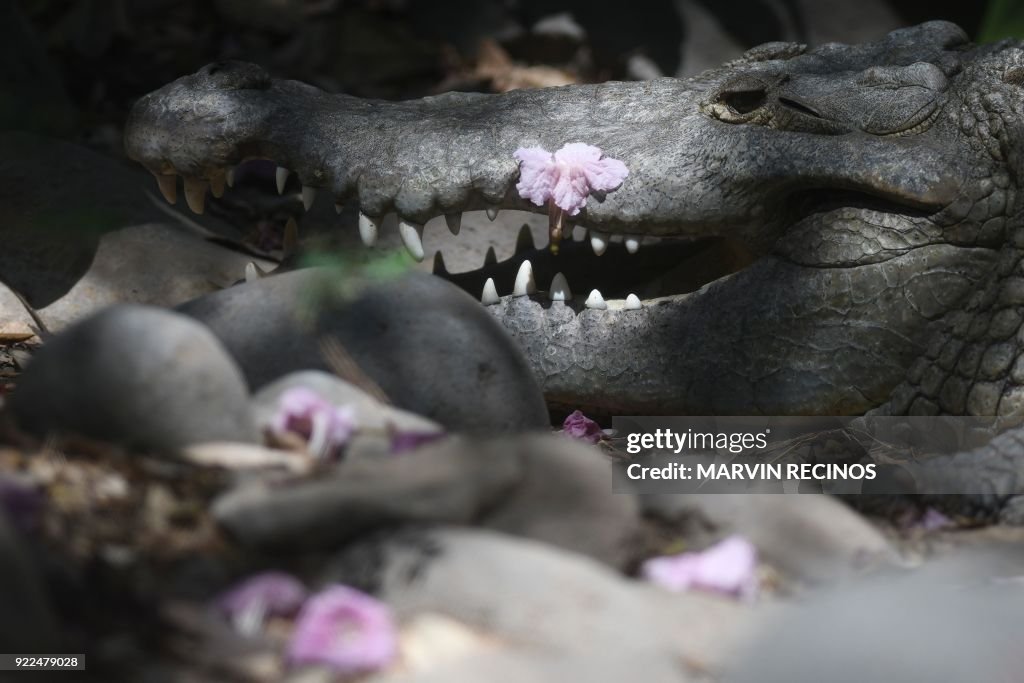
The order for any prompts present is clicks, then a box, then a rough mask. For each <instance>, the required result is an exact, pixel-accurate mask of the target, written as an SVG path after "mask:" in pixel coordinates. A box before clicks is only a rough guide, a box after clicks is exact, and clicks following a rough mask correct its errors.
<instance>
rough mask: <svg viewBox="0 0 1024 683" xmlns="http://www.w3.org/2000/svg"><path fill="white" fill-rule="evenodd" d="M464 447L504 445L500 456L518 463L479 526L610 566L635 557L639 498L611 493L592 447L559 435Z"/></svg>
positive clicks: (604, 466) (603, 461)
mask: <svg viewBox="0 0 1024 683" xmlns="http://www.w3.org/2000/svg"><path fill="white" fill-rule="evenodd" d="M453 445H454V444H453ZM464 447H466V448H470V449H475V450H477V451H478V452H483V451H484V450H485V449H487V450H491V449H493V450H495V451H496V452H499V453H500V452H501V451H506V452H507V453H508V455H507V456H505V457H509V456H513V457H514V456H517V457H518V458H519V459H520V461H521V462H522V463H523V465H522V468H523V477H522V480H521V482H520V483H519V485H518V486H517V487H516V488H515V490H514V491H512V492H511V493H510V494H509V495H508V496H507V497H506V498H505V499H504V500H502V501H501V503H500V504H498V505H496V506H494V508H493V509H492V511H491V512H490V513H489V514H487V515H486V516H484V517H483V518H482V519H481V520H480V524H481V525H482V526H485V527H487V528H489V529H494V530H496V531H504V532H507V533H510V534H515V535H516V536H524V537H526V538H532V539H535V540H538V541H544V542H546V543H551V544H552V545H556V546H558V547H560V548H565V549H568V550H574V551H576V552H578V553H582V554H584V555H588V556H590V557H593V558H595V559H598V560H601V561H602V562H606V563H608V564H610V565H612V566H615V567H623V566H625V565H626V564H627V563H629V562H630V561H631V560H633V559H635V557H636V551H637V545H638V539H639V536H640V511H639V504H638V503H637V500H636V498H635V497H633V496H631V495H628V494H623V493H612V490H611V464H610V463H609V462H608V460H607V458H606V457H605V456H604V454H603V453H601V451H599V450H598V449H596V448H593V447H590V446H587V445H585V444H583V443H581V442H579V441H574V440H572V439H570V438H568V437H564V436H560V435H558V436H555V435H551V436H548V435H544V436H540V435H537V436H523V437H521V438H519V439H516V440H514V441H512V440H502V441H500V442H499V441H491V442H489V443H487V444H476V445H474V444H472V443H466V444H465V445H464Z"/></svg>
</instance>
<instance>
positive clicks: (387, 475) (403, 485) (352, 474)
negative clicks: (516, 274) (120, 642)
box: [213, 436, 640, 566]
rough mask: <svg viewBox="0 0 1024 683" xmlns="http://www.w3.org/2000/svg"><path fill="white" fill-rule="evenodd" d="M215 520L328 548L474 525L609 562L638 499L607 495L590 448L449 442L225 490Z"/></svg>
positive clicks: (239, 535)
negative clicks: (373, 534)
mask: <svg viewBox="0 0 1024 683" xmlns="http://www.w3.org/2000/svg"><path fill="white" fill-rule="evenodd" d="M213 510H214V515H215V517H216V519H217V521H218V522H220V523H221V524H222V525H223V526H224V527H225V529H227V530H228V532H229V533H230V534H231V535H232V536H233V537H234V538H235V539H236V540H238V541H239V542H240V543H243V544H245V545H253V546H257V547H264V548H277V547H301V548H304V549H311V550H312V549H317V550H323V549H332V548H334V547H336V546H337V545H339V544H340V543H342V542H344V541H345V540H347V539H350V538H352V537H354V536H357V535H359V534H361V533H365V532H367V531H369V530H372V529H375V528H379V527H383V526H388V525H396V524H403V523H417V522H430V523H446V524H476V525H480V526H484V527H487V528H490V529H494V530H498V531H504V532H507V533H510V534H515V535H517V536H525V537H528V538H533V539H536V540H539V541H544V542H546V543H551V544H553V545H557V546H559V547H562V548H565V549H568V550H573V551H576V552H579V553H583V554H585V555H588V556H590V557H593V558H595V559H598V560H600V561H602V562H606V563H608V564H611V565H613V566H623V565H625V564H626V563H628V562H629V561H630V560H632V559H634V557H635V550H636V548H635V546H636V545H637V543H636V542H637V539H638V536H639V532H640V520H639V514H638V510H637V503H636V500H635V499H634V498H633V497H632V496H629V495H625V494H613V493H612V492H611V483H610V473H609V465H608V464H607V462H605V460H604V456H602V455H601V453H600V452H599V451H598V450H596V449H591V448H588V447H586V446H584V445H582V444H577V443H575V442H572V441H569V440H568V439H565V438H562V437H557V436H521V437H516V438H513V437H503V438H500V439H491V440H479V439H472V438H467V437H449V438H447V439H444V440H442V441H438V442H434V443H431V444H428V445H426V446H422V447H420V448H419V449H417V450H415V451H413V452H411V453H405V454H403V455H401V456H396V457H389V458H378V459H364V460H359V461H354V462H344V463H342V464H341V465H340V466H339V467H338V468H337V469H336V470H335V471H334V473H333V474H332V475H331V476H329V477H321V478H318V479H316V480H311V481H302V482H295V483H292V484H290V485H277V486H274V487H267V486H263V485H258V484H251V485H249V486H243V487H240V488H238V489H236V490H234V491H231V492H228V493H227V494H225V495H224V496H222V497H221V498H220V499H219V500H217V501H216V503H215V504H214V508H213Z"/></svg>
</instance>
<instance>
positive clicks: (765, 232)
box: [125, 22, 1024, 488]
mask: <svg viewBox="0 0 1024 683" xmlns="http://www.w3.org/2000/svg"><path fill="white" fill-rule="evenodd" d="M1022 84H1024V49H1022V48H1021V46H1020V45H1019V44H1017V43H1013V42H1008V41H1007V42H1002V43H998V44H994V45H983V46H976V45H972V44H971V43H969V42H968V40H967V38H966V36H965V34H964V33H963V31H962V30H960V29H959V28H958V27H956V26H955V25H952V24H949V23H946V22H930V23H927V24H922V25H920V26H916V27H913V28H908V29H903V30H900V31H895V32H893V33H891V34H889V35H888V36H886V37H885V38H883V39H881V40H879V41H877V42H874V43H866V44H863V45H855V46H848V45H840V44H828V45H823V46H819V47H817V48H813V49H807V48H806V47H805V46H802V45H797V44H791V43H770V44H767V45H763V46H760V47H757V48H754V49H752V50H750V51H748V52H747V53H746V54H744V55H743V57H742V58H740V59H738V60H736V61H734V62H730V63H728V64H726V65H724V66H722V67H721V68H719V69H715V70H711V71H708V72H705V73H703V74H701V75H700V76H698V77H695V78H692V79H687V80H677V79H660V80H656V81H649V82H634V83H605V84H599V85H577V86H567V87H561V88H551V89H543V90H533V91H513V92H510V93H506V94H502V95H480V94H466V93H449V94H445V95H441V96H436V97H430V98H425V99H422V100H416V101H408V102H380V101H365V100H359V99H357V98H353V97H348V96H345V95H330V94H326V93H324V92H322V91H320V90H317V89H316V88H313V87H311V86H308V85H304V84H301V83H297V82H293V81H280V80H273V79H271V78H270V77H269V76H268V75H267V74H266V72H264V71H263V70H262V69H261V68H260V67H257V66H254V65H250V64H239V63H223V64H214V65H210V66H208V67H205V68H204V69H203V70H201V71H200V72H198V73H196V74H194V75H191V76H186V77H183V78H181V79H179V80H177V81H175V82H173V83H171V84H169V85H167V86H165V87H164V88H162V89H160V90H158V91H156V92H154V93H152V94H150V95H148V96H146V97H145V98H143V99H142V100H140V101H139V102H138V103H137V104H136V106H135V108H134V109H133V111H132V114H131V116H130V119H129V123H128V126H127V128H126V132H125V139H126V147H127V150H128V153H129V156H131V157H132V158H133V159H135V160H137V161H139V162H141V163H142V164H144V165H145V166H146V167H148V168H149V169H150V170H151V171H153V172H154V173H155V174H157V175H158V177H162V179H163V181H164V183H165V184H166V183H167V182H168V180H167V178H168V177H172V178H173V177H174V176H175V175H183V176H185V178H186V186H185V187H186V191H187V192H189V194H190V197H189V198H190V204H201V201H198V202H197V201H196V200H197V197H201V196H202V194H203V193H204V192H205V189H206V183H212V185H213V187H214V189H217V190H219V189H220V187H219V186H221V185H222V184H223V179H224V177H225V174H226V172H227V170H228V169H230V168H232V167H234V166H235V165H237V164H239V163H241V162H243V161H244V160H246V159H249V158H268V159H272V160H274V161H276V162H277V163H278V164H279V165H280V166H282V167H284V168H287V169H290V170H291V171H292V172H294V173H296V174H297V175H298V177H299V179H300V180H301V182H302V183H303V185H304V186H308V187H310V188H317V189H318V190H319V192H323V193H329V194H330V195H331V196H332V197H333V198H334V200H335V201H336V202H338V203H341V204H350V203H357V204H358V206H359V209H360V211H361V215H362V218H363V220H364V223H365V224H372V225H374V226H375V225H376V224H377V222H378V221H379V219H380V218H381V217H382V216H383V215H385V214H386V213H389V212H395V213H397V214H398V217H399V219H400V225H401V226H402V229H403V230H404V231H406V232H407V233H408V234H410V235H411V234H412V233H417V234H418V231H419V230H420V229H421V226H422V224H423V223H424V222H425V221H426V220H428V219H430V218H433V217H435V216H437V215H440V214H445V215H448V216H454V215H457V214H458V212H461V211H465V210H471V209H485V208H489V209H495V208H501V209H519V210H527V211H535V212H540V211H546V210H547V209H546V208H545V207H536V206H534V205H532V204H531V203H529V202H527V201H525V200H524V199H522V198H521V197H520V196H519V195H518V193H517V191H516V187H515V185H516V181H517V179H518V177H519V171H520V169H519V166H518V164H517V162H516V160H515V159H514V158H513V152H514V151H515V150H516V149H517V148H520V147H530V146H541V147H544V148H546V149H549V150H554V149H557V148H559V147H561V146H562V145H564V144H566V143H570V142H585V143H588V144H592V145H596V146H598V147H600V148H601V149H602V150H603V151H604V153H605V154H606V155H608V156H609V157H613V158H615V159H620V160H622V161H623V162H625V163H626V165H627V166H628V168H629V176H628V178H627V180H626V181H625V182H624V183H623V184H622V186H621V187H620V188H619V189H618V190H616V191H614V192H610V193H608V194H607V195H604V196H597V197H593V198H591V201H589V203H588V204H587V206H586V208H585V209H584V210H583V212H582V213H581V214H580V216H578V217H577V220H578V224H579V225H583V226H586V227H587V228H589V229H590V230H591V235H596V236H598V238H599V239H600V238H602V235H606V234H611V235H619V234H621V235H623V236H625V237H627V238H628V239H629V240H633V246H635V244H636V243H637V242H638V241H640V240H641V238H648V239H649V238H651V237H657V238H660V240H661V242H660V244H659V245H658V246H656V247H651V246H643V247H641V249H640V251H641V254H639V255H637V260H636V266H635V268H636V269H638V270H642V269H643V264H644V263H646V262H645V261H643V260H641V259H642V258H643V252H644V251H645V250H651V249H653V250H655V251H656V252H658V253H665V254H668V253H673V252H670V251H669V250H671V249H679V252H678V253H679V254H680V255H681V258H683V259H685V260H686V263H687V268H688V269H691V270H692V269H697V268H699V267H701V264H702V263H703V264H704V265H706V262H708V261H728V260H729V258H731V257H729V258H726V257H723V256H722V254H727V255H728V254H731V255H733V256H735V255H736V254H742V256H736V257H735V258H734V259H733V261H734V263H733V265H732V266H729V267H726V266H722V267H720V268H710V269H709V272H711V273H712V275H711V276H709V277H707V278H705V279H704V280H698V281H696V282H689V283H687V284H686V285H685V286H683V285H680V284H679V280H680V278H679V277H678V273H676V274H674V275H673V274H672V273H668V274H667V276H666V277H668V278H669V279H672V278H673V277H674V278H675V280H674V284H672V285H671V286H668V288H667V289H665V288H662V289H661V290H660V296H655V297H651V298H646V299H645V300H644V301H643V304H642V307H641V308H640V309H639V310H628V309H626V307H624V306H623V305H622V302H618V301H610V302H608V304H609V305H608V306H607V308H591V307H588V306H587V305H586V304H585V303H584V298H585V297H584V296H579V295H580V294H584V295H585V294H586V292H587V291H589V289H590V288H591V287H594V288H600V282H594V283H593V284H592V283H589V282H586V281H584V282H578V283H572V284H573V289H574V290H576V293H577V297H576V298H574V299H573V300H571V301H568V302H565V303H560V302H553V301H550V300H549V299H548V297H547V296H546V295H544V294H543V293H540V294H535V295H528V296H503V297H501V298H500V301H498V303H497V304H496V305H494V306H493V307H492V310H493V311H494V314H495V315H496V316H497V317H498V318H499V319H500V320H501V322H502V323H503V324H504V325H505V327H506V328H507V329H508V330H509V331H510V332H511V334H512V335H513V336H514V337H515V338H516V339H518V340H519V342H520V343H521V345H522V346H523V348H524V349H526V352H527V356H528V357H529V359H530V362H531V364H532V366H533V368H534V370H535V372H536V373H537V375H538V377H539V378H540V380H541V382H542V384H543V386H544V390H545V394H546V396H547V397H548V399H549V401H550V402H551V403H552V404H557V405H564V406H578V407H585V408H587V409H590V410H594V411H600V412H604V413H638V414H654V413H660V414H686V413H691V414H730V413H731V414H748V415H749V414H861V413H865V412H868V411H876V412H882V413H893V414H952V415H968V414H969V415H1018V414H1021V413H1022V412H1024V355H1022V353H1021V352H1022V339H1024V337H1022V335H1024V329H1022V327H1021V323H1022V320H1024V268H1022V265H1021V260H1022V256H1024V251H1022V249H1024V220H1022V217H1021V216H1020V200H1019V193H1018V189H1019V187H1020V179H1021V177H1022V175H1021V171H1022V170H1024V169H1022V168H1021V164H1022V157H1021V151H1022V149H1024V146H1022V144H1021V143H1020V140H1021V139H1024V138H1022V136H1021V130H1020V128H1021V120H1022V119H1021V113H1022V110H1024V89H1022ZM455 223H457V221H456V222H455ZM411 241H412V242H413V243H414V244H415V243H416V240H415V238H414V237H413V238H411ZM407 244H408V242H407ZM680 245H683V246H680ZM566 251H567V252H573V251H574V250H573V249H567V250H566ZM577 251H578V249H577ZM588 257H589V258H590V259H595V258H597V259H599V260H600V259H607V263H609V264H611V263H614V264H616V265H615V269H619V268H621V269H628V268H630V267H631V266H630V265H629V259H628V257H627V258H623V257H622V256H621V255H619V256H615V255H612V254H605V255H604V256H600V257H594V256H593V255H589V254H588ZM556 258H564V259H565V260H564V262H561V263H559V262H558V261H556V260H555V259H556ZM571 258H572V254H571V253H566V254H565V255H564V257H548V258H547V261H552V262H553V263H552V264H551V265H550V269H549V270H546V271H544V273H543V277H541V276H540V275H541V274H540V273H537V282H538V284H539V285H540V289H542V290H543V289H545V288H546V285H547V282H549V281H550V280H549V279H548V278H549V277H550V276H551V275H553V273H554V272H556V271H572V270H573V266H572V265H571V264H570V261H571ZM736 264H739V266H741V267H736ZM501 265H502V264H490V265H487V266H485V271H486V270H487V269H488V268H491V269H493V270H494V271H495V272H498V271H499V270H500V267H501ZM609 267H610V268H611V266H609ZM486 274H487V273H486V272H484V273H481V274H477V276H475V277H474V276H465V277H466V278H467V281H472V282H474V283H475V284H474V286H475V287H478V286H479V285H480V283H481V282H483V279H484V276H485V275H486ZM609 275H610V276H613V275H614V276H617V275H621V273H613V274H609ZM662 275H665V274H664V273H662V274H659V276H662ZM613 279H614V278H613ZM683 279H685V278H683ZM569 280H570V282H572V277H570V278H569ZM705 280H706V281H705ZM602 282H603V280H602ZM616 286H617V285H616ZM630 286H633V284H632V283H631V284H630ZM637 286H639V285H637ZM672 287H674V288H675V289H674V290H673V289H672ZM499 289H500V288H499ZM652 291H657V288H655V289H654V290H652ZM474 293H475V294H477V295H479V294H480V290H479V289H477V290H476V291H475V292H474ZM505 293H506V294H507V292H505ZM622 293H623V294H625V290H623V292H622ZM1015 443H1016V442H1015ZM990 450H992V449H991V448H990ZM1020 450H1022V451H1024V448H1021V449H1020ZM995 451H996V453H995V455H992V457H993V458H996V459H999V458H1003V459H1005V458H1006V457H1007V453H1008V452H1009V451H1007V449H998V448H997V449H995ZM1010 451H1012V449H1010ZM981 470H984V467H981V468H979V471H981ZM972 476H973V475H972ZM979 476H980V475H979ZM1014 486H1015V484H1014ZM1004 488H1005V487H1004ZM1011 488H1012V487H1011Z"/></svg>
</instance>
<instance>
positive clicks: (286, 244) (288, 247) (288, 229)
mask: <svg viewBox="0 0 1024 683" xmlns="http://www.w3.org/2000/svg"><path fill="white" fill-rule="evenodd" d="M298 248H299V224H298V223H296V222H295V219H294V218H292V217H291V216H289V217H288V222H287V223H285V224H284V237H283V238H282V240H281V251H282V252H283V253H284V255H285V256H290V255H291V254H294V253H295V251H296V250H297V249H298Z"/></svg>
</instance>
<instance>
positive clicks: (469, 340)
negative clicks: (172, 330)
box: [179, 269, 548, 433]
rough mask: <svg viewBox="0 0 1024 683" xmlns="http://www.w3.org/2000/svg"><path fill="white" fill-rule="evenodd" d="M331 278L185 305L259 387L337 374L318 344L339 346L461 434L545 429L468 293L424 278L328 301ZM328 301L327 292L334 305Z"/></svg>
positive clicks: (517, 358) (313, 276)
mask: <svg viewBox="0 0 1024 683" xmlns="http://www.w3.org/2000/svg"><path fill="white" fill-rule="evenodd" d="M333 284H334V283H332V282H331V276H330V273H329V271H325V270H318V269H306V270H301V271H295V272H291V273H284V274H281V275H275V276H272V277H268V278H264V279H262V280H259V281H257V282H253V283H246V284H241V285H236V286H234V287H230V288H228V289H226V290H223V291H220V292H217V293H215V294H210V295H208V296H205V297H202V298H200V299H196V300H195V301H191V302H189V303H187V304H185V305H183V306H181V307H180V308H179V310H181V311H182V312H183V313H185V314H187V315H190V316H193V317H195V318H196V319H198V320H200V321H202V322H203V323H205V324H206V325H207V326H209V327H210V328H211V329H212V330H213V332H214V334H216V335H217V337H218V338H219V339H220V340H221V341H222V342H223V343H224V345H225V346H226V347H227V349H228V351H229V352H230V353H231V354H232V355H233V356H234V357H235V359H236V360H237V361H238V363H239V365H240V366H241V367H242V370H243V372H244V373H245V375H246V378H247V379H248V381H249V383H250V385H251V386H252V387H254V388H260V387H262V386H264V385H265V384H267V383H268V382H271V381H273V380H274V379H277V378H279V377H281V376H283V375H286V374H288V373H290V372H294V371H297V370H315V369H319V370H325V369H328V367H327V363H326V361H325V359H324V355H323V351H322V348H321V339H322V338H329V339H333V340H335V341H337V342H339V343H340V344H341V346H342V347H343V348H344V349H345V351H346V352H347V353H348V355H349V356H350V357H351V358H352V359H353V360H354V361H355V363H356V365H358V367H359V369H360V370H361V371H362V373H364V374H365V375H366V376H368V377H369V378H370V379H371V380H373V381H374V382H376V383H377V385H378V386H379V387H380V388H381V389H382V390H383V391H384V393H385V394H386V395H387V396H388V397H389V398H390V399H391V400H392V401H394V403H395V405H396V406H398V407H400V408H404V409H406V410H409V411H412V412H414V413H417V414H419V415H423V416H426V417H428V418H430V419H432V420H435V421H437V422H438V423H440V424H441V425H443V426H444V427H445V428H447V429H450V430H454V431H470V432H484V433H494V432H510V431H521V430H523V429H539V428H543V427H545V426H546V425H547V424H548V414H547V408H546V407H545V404H544V399H543V396H542V395H541V392H540V388H539V386H538V385H537V382H536V380H535V379H534V378H533V376H532V375H531V373H530V370H529V367H528V366H527V364H526V361H525V359H524V358H523V355H522V352H521V351H520V350H519V348H518V347H517V346H516V345H515V343H514V342H513V341H512V340H511V338H510V337H508V335H507V333H506V332H505V330H504V329H503V328H502V327H501V326H500V325H499V324H498V323H497V322H496V321H495V320H494V319H493V317H492V316H491V315H490V314H489V313H487V312H486V311H485V310H484V309H483V307H482V306H480V304H479V303H478V302H476V301H474V300H473V298H472V297H470V296H469V295H468V294H466V293H465V292H463V291H461V290H459V289H458V288H457V287H455V286H454V285H451V284H449V283H447V282H444V281H442V280H441V279H439V278H434V277H430V276H427V275H421V274H409V275H407V276H404V277H401V278H398V279H394V280H387V281H380V282H377V283H374V284H371V285H368V286H367V287H366V288H365V289H363V290H362V291H361V292H360V293H359V294H357V295H356V296H355V297H353V298H347V299H346V298H341V297H338V296H336V295H331V294H330V292H332V291H333V290H332V289H331V287H332V285H333ZM324 292H327V293H328V294H327V295H326V296H325V295H324Z"/></svg>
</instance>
